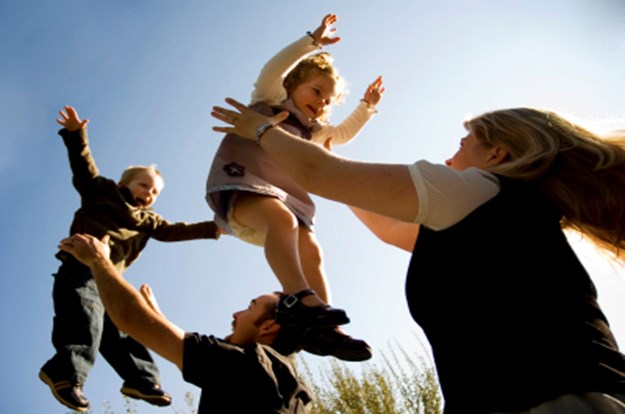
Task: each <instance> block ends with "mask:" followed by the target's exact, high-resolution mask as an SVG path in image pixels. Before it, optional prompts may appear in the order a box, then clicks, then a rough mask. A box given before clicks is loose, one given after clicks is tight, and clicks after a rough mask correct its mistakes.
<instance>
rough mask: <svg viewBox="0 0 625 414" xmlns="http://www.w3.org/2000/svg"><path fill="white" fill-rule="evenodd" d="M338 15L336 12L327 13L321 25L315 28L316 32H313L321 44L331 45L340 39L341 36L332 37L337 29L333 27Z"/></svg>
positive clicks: (312, 34) (314, 37)
mask: <svg viewBox="0 0 625 414" xmlns="http://www.w3.org/2000/svg"><path fill="white" fill-rule="evenodd" d="M336 20H337V17H336V14H326V15H325V16H324V18H323V20H322V21H321V25H320V26H319V27H317V28H316V29H315V31H314V32H312V33H311V36H312V37H313V39H315V42H317V43H318V44H319V45H321V46H325V45H331V44H334V43H336V42H338V41H339V40H341V38H340V37H332V35H333V34H334V32H336V29H335V28H334V27H331V26H332V25H333V24H334V23H336Z"/></svg>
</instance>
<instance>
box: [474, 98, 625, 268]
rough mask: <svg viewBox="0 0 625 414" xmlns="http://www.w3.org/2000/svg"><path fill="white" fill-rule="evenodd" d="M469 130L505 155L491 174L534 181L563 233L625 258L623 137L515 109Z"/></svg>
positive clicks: (483, 118) (482, 119)
mask: <svg viewBox="0 0 625 414" xmlns="http://www.w3.org/2000/svg"><path fill="white" fill-rule="evenodd" d="M465 127H466V128H467V129H468V130H470V131H472V132H474V133H475V136H476V137H477V138H478V139H479V140H480V141H481V142H482V143H483V144H485V145H487V146H489V147H490V146H495V145H499V146H501V147H503V148H504V149H506V150H507V152H508V155H507V157H506V159H505V160H504V162H502V163H500V164H498V165H497V166H495V167H493V168H491V169H489V171H491V172H492V173H495V174H500V175H502V176H506V177H511V178H516V179H521V180H526V181H536V182H537V183H538V184H539V187H540V188H541V190H542V191H543V192H544V194H546V196H547V197H549V198H550V199H551V200H552V201H553V202H554V203H555V204H556V205H557V206H559V207H560V208H561V210H562V212H563V214H564V217H563V220H562V226H563V228H570V229H573V230H576V231H578V232H580V233H582V234H584V235H585V236H587V237H588V238H589V239H590V240H591V241H592V242H593V243H595V244H596V245H597V246H599V247H601V248H603V249H606V250H609V251H611V252H613V253H614V254H615V255H616V256H617V257H619V258H621V259H623V257H624V256H625V254H624V253H623V252H624V250H623V249H624V248H625V131H622V130H621V131H618V132H613V133H611V134H610V135H607V134H605V135H599V134H598V133H594V132H591V131H589V130H588V129H585V128H583V127H581V126H580V125H578V124H575V123H573V122H571V121H570V120H567V119H566V118H564V117H563V116H560V115H558V114H556V113H555V112H552V111H546V110H539V109H532V108H513V109H505V110H499V111H493V112H488V113H485V114H482V115H480V116H477V117H475V118H472V119H469V120H467V121H466V122H465Z"/></svg>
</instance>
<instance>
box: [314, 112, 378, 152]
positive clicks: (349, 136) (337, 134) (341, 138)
mask: <svg viewBox="0 0 625 414" xmlns="http://www.w3.org/2000/svg"><path fill="white" fill-rule="evenodd" d="M375 113H376V111H375V109H371V108H369V107H368V105H367V104H366V103H365V102H360V103H359V104H358V106H357V107H356V109H354V111H353V112H352V113H351V114H350V115H349V116H348V117H347V118H345V120H343V122H341V123H340V124H338V125H335V126H327V127H325V128H324V129H323V130H322V134H319V136H315V137H313V141H315V142H317V143H319V144H323V142H324V141H325V140H326V139H327V138H329V137H331V138H332V145H333V146H335V145H343V144H347V143H348V142H350V141H351V140H353V139H354V137H356V135H358V133H359V132H360V131H361V130H362V128H363V127H364V126H365V125H366V124H367V122H369V120H370V119H371V118H372V117H373V116H374V115H375Z"/></svg>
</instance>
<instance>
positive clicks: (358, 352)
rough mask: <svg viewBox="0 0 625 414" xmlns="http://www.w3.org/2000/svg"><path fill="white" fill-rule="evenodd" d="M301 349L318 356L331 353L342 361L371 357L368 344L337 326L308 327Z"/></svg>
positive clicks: (364, 359)
mask: <svg viewBox="0 0 625 414" xmlns="http://www.w3.org/2000/svg"><path fill="white" fill-rule="evenodd" d="M302 349H303V350H304V351H307V352H310V353H311V354H315V355H319V356H327V355H332V356H333V357H336V358H338V359H342V360H343V361H366V360H368V359H370V358H371V357H372V353H371V347H370V346H369V344H367V343H366V342H365V341H363V340H360V339H354V338H352V337H351V336H349V335H347V334H345V333H344V332H342V331H341V330H340V329H339V328H337V327H330V328H320V329H310V330H309V331H308V332H306V334H305V335H304V338H303V340H302Z"/></svg>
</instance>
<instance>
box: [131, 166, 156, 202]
mask: <svg viewBox="0 0 625 414" xmlns="http://www.w3.org/2000/svg"><path fill="white" fill-rule="evenodd" d="M126 187H128V190H130V194H132V198H134V200H135V202H136V203H137V205H138V206H139V207H141V208H148V207H150V206H151V205H152V204H154V202H155V201H156V198H157V197H158V195H159V194H160V192H161V190H162V189H163V179H162V178H161V177H160V176H159V175H157V174H155V173H153V172H150V171H139V172H138V173H137V174H136V175H135V176H134V177H133V179H132V180H130V182H129V183H128V184H127V185H126Z"/></svg>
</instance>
